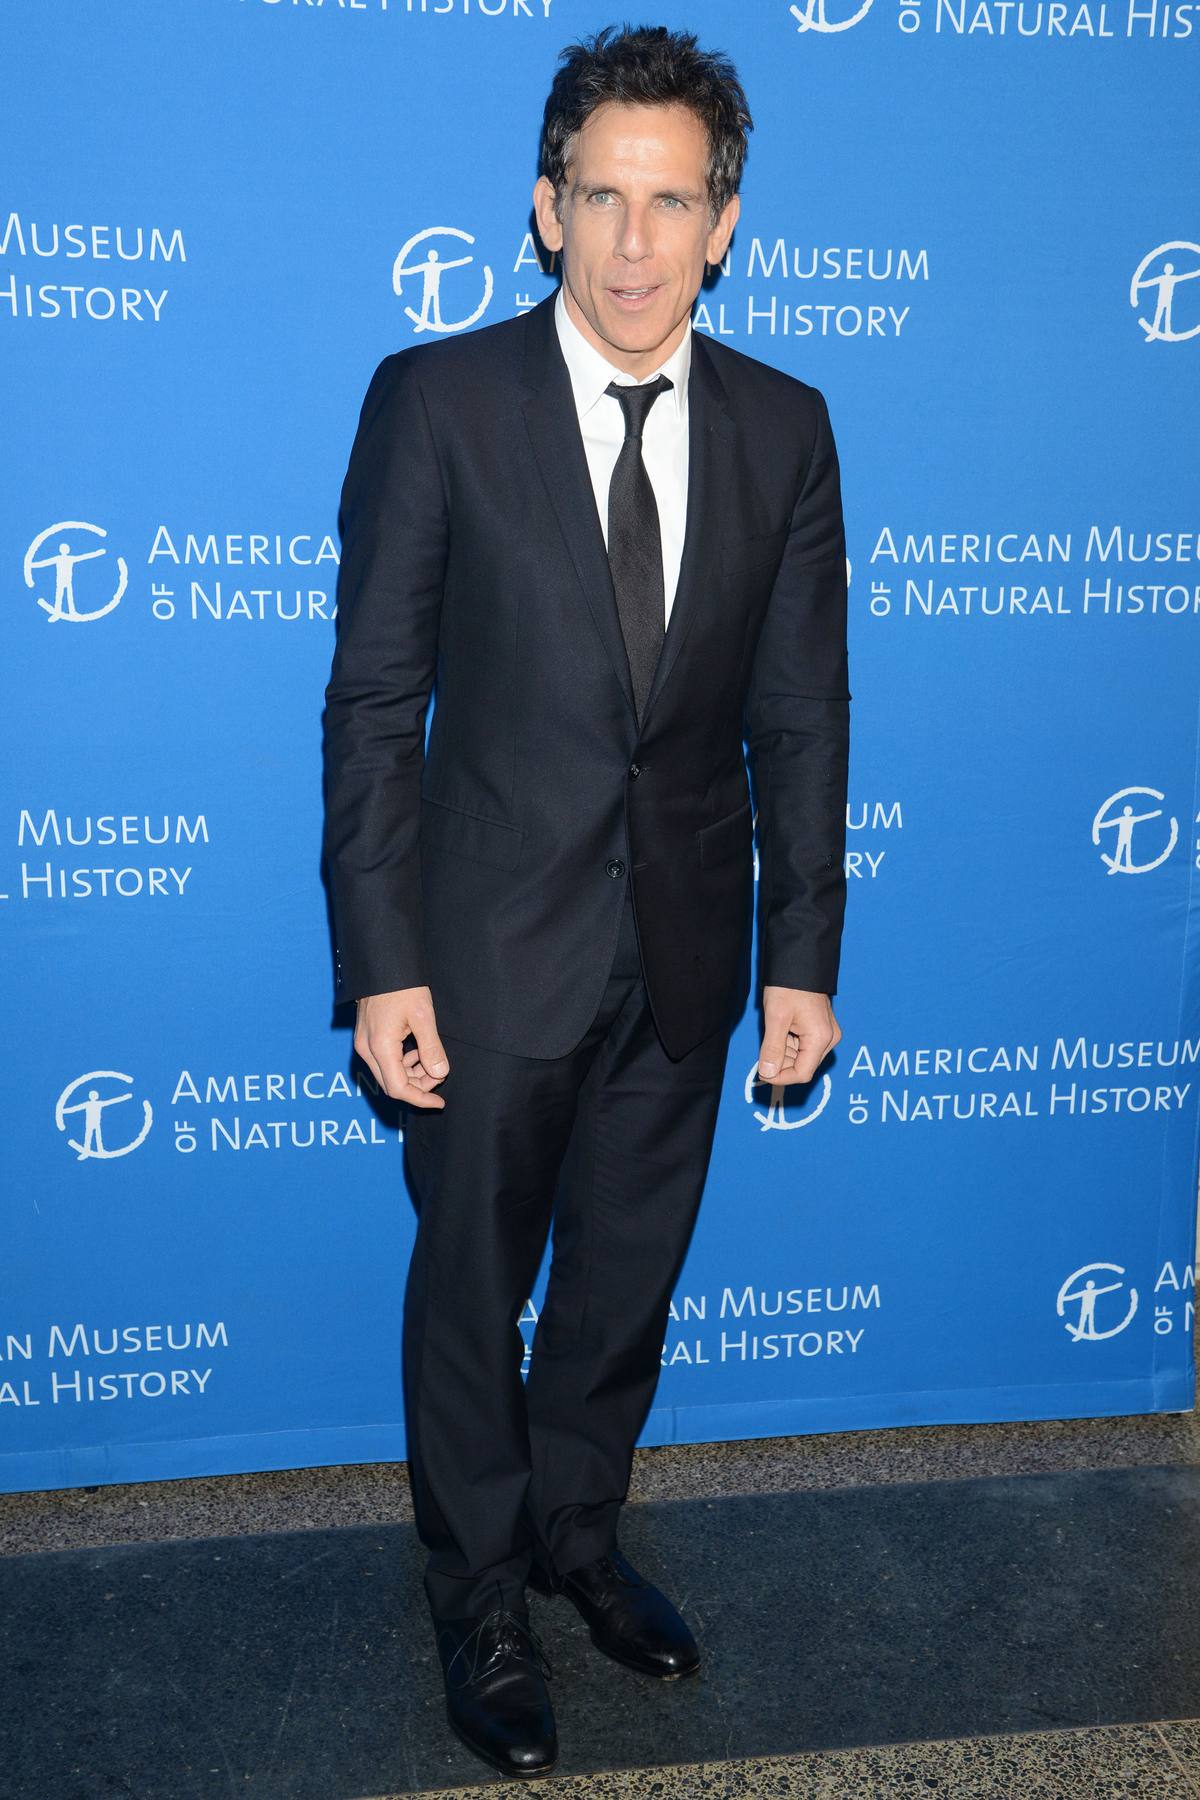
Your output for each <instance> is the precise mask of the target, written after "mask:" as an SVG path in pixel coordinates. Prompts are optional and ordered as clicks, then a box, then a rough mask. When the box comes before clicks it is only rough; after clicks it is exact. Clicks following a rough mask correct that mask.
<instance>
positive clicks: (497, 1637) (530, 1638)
mask: <svg viewBox="0 0 1200 1800" xmlns="http://www.w3.org/2000/svg"><path fill="white" fill-rule="evenodd" d="M468 1654H469V1656H470V1664H469V1666H468V1668H467V1672H466V1674H465V1675H463V1676H462V1678H461V1681H460V1684H459V1685H461V1686H463V1687H467V1686H469V1684H470V1683H471V1682H472V1681H477V1680H478V1679H479V1678H480V1677H481V1676H483V1675H488V1674H490V1673H491V1671H492V1669H493V1668H494V1667H495V1665H496V1664H497V1663H498V1662H499V1661H500V1660H501V1659H502V1658H503V1657H506V1656H514V1657H517V1658H518V1659H519V1660H521V1661H524V1662H529V1663H532V1664H533V1666H534V1668H536V1669H537V1671H538V1673H539V1674H540V1675H542V1676H543V1677H544V1678H545V1679H546V1680H550V1679H552V1678H553V1675H554V1670H553V1668H552V1666H551V1663H550V1658H549V1657H548V1656H547V1655H546V1651H545V1646H544V1645H543V1643H542V1640H541V1638H539V1636H538V1635H537V1632H536V1631H534V1629H533V1627H532V1626H531V1625H528V1624H526V1622H525V1620H524V1619H522V1618H520V1617H519V1615H518V1614H517V1613H515V1612H513V1611H512V1609H511V1608H510V1607H507V1606H494V1607H493V1608H492V1610H491V1612H489V1613H485V1614H484V1616H483V1618H482V1619H480V1621H479V1623H478V1625H476V1627H475V1629H474V1631H472V1632H471V1633H470V1634H469V1636H467V1637H465V1638H464V1639H463V1641H462V1643H461V1644H460V1645H459V1646H458V1649H457V1650H456V1651H455V1652H454V1655H453V1656H452V1657H451V1658H450V1661H449V1662H448V1663H447V1664H446V1679H447V1681H449V1679H450V1671H451V1670H452V1669H453V1667H454V1665H455V1663H456V1662H457V1661H458V1659H459V1657H460V1656H466V1655H468Z"/></svg>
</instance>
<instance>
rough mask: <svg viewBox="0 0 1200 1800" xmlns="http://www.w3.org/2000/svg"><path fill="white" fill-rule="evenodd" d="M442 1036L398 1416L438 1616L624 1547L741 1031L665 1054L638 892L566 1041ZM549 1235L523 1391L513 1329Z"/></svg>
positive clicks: (417, 1140)
mask: <svg viewBox="0 0 1200 1800" xmlns="http://www.w3.org/2000/svg"><path fill="white" fill-rule="evenodd" d="M436 1004H437V995H436V994H435V995H434V1005H435V1007H436ZM443 1042H444V1043H445V1046H446V1051H447V1055H448V1057H449V1060H450V1073H449V1074H448V1075H447V1077H446V1079H445V1080H444V1081H443V1082H442V1084H441V1086H440V1087H439V1089H438V1090H437V1091H438V1092H439V1093H440V1094H442V1095H444V1096H445V1100H446V1105H445V1108H444V1109H442V1110H440V1111H433V1110H429V1111H423V1110H421V1109H419V1108H416V1107H414V1108H410V1109H409V1117H408V1121H407V1124H406V1127H405V1152H406V1159H407V1172H408V1178H409V1185H410V1188H411V1191H412V1194H413V1197H414V1200H415V1202H416V1205H417V1212H418V1223H417V1237H416V1243H415V1246H414V1249H413V1256H412V1263H411V1265H410V1269H409V1276H408V1286H407V1291H406V1295H405V1308H404V1384H405V1410H406V1416H407V1428H408V1456H409V1473H410V1477H411V1482H412V1493H413V1505H414V1511H415V1515H416V1523H417V1530H418V1533H419V1535H420V1538H421V1541H422V1543H423V1544H424V1546H425V1548H426V1550H427V1551H428V1553H429V1554H428V1562H427V1566H426V1573H425V1590H426V1593H427V1595H428V1598H429V1603H430V1607H431V1610H432V1612H433V1615H434V1617H435V1619H442V1618H456V1617H462V1616H464V1615H466V1614H468V1613H478V1612H486V1611H489V1610H490V1609H491V1608H492V1607H494V1606H498V1605H502V1606H509V1607H521V1606H523V1605H525V1604H526V1601H525V1580H526V1576H527V1574H528V1571H529V1567H530V1561H531V1558H532V1556H533V1555H534V1554H535V1553H536V1555H537V1557H538V1560H539V1561H540V1562H541V1563H542V1564H543V1565H544V1566H545V1567H547V1568H549V1569H550V1570H551V1571H552V1572H554V1573H557V1574H559V1575H565V1574H567V1573H569V1571H570V1570H572V1569H574V1568H578V1567H579V1566H580V1565H581V1564H583V1563H585V1562H589V1561H591V1560H592V1558H593V1557H596V1556H600V1555H603V1554H604V1553H605V1552H607V1551H609V1550H611V1549H612V1548H614V1546H615V1543H616V1532H617V1517H618V1511H619V1508H620V1506H621V1503H622V1501H623V1500H624V1498H625V1495H626V1492H627V1490H628V1486H629V1476H630V1469H631V1465H632V1460H633V1446H634V1441H635V1439H636V1437H637V1435H638V1432H639V1431H640V1430H641V1427H642V1424H643V1422H644V1420H645V1417H646V1413H647V1411H648V1410H649V1406H650V1402H651V1399H652V1397H653V1394H654V1389H655V1386H656V1384H657V1381H658V1376H659V1370H660V1366H661V1355H662V1347H663V1339H664V1336H665V1333H666V1328H667V1323H668V1314H669V1307H670V1301H671V1294H672V1291H673V1289H674V1286H675V1282H676V1280H677V1278H678V1275H679V1271H680V1267H681V1264H682V1262H683V1258H684V1254H685V1252H686V1250H687V1245H688V1240H689V1238H690V1236H691V1232H692V1227H693V1224H694V1222H695V1218H696V1212H697V1209H698V1207H699V1204H700V1196H701V1193H702V1192H703V1188H704V1180H705V1176H706V1174H707V1170H708V1162H709V1155H710V1152H711V1149H712V1138H713V1129H714V1126H715V1124H716V1117H717V1108H718V1104H719V1101H720V1090H721V1083H722V1077H723V1074H724V1068H725V1059H726V1053H727V1050H728V1043H729V1031H728V1029H727V1028H726V1029H723V1030H720V1031H718V1032H715V1033H714V1034H713V1035H712V1036H710V1037H709V1038H707V1039H706V1040H705V1041H704V1042H703V1043H702V1044H700V1045H699V1046H697V1048H696V1049H694V1050H692V1051H690V1052H689V1054H688V1055H687V1056H685V1057H683V1058H682V1059H681V1060H679V1061H672V1060H671V1058H670V1057H668V1056H667V1054H666V1052H665V1050H664V1049H663V1047H662V1044H661V1042H660V1040H659V1038H658V1035H657V1032H656V1031H655V1027H654V1022H653V1019H652V1017H651V1013H650V1007H649V1002H648V999H647V995H646V989H645V985H644V982H643V980H642V972H641V964H640V959H639V955H638V944H637V932H636V925H635V920H634V912H633V904H632V898H631V895H630V893H629V890H628V886H627V889H626V897H625V905H624V910H623V915H622V921H621V928H620V933H619V936H618V940H617V947H616V953H615V955H614V958H613V964H612V969H611V972H610V974H609V977H608V980H607V984H606V986H605V990H604V995H603V998H602V1000H601V1002H600V1006H599V1009H598V1011H597V1013H596V1016H595V1018H594V1020H593V1021H592V1024H591V1026H590V1027H589V1029H588V1030H587V1032H586V1033H585V1034H584V1036H583V1038H582V1039H581V1040H580V1042H579V1043H578V1044H577V1045H576V1046H575V1048H574V1049H573V1050H571V1051H569V1052H568V1053H567V1055H565V1056H559V1057H549V1058H536V1057H523V1056H511V1055H506V1054H504V1053H502V1052H499V1051H494V1050H487V1049H483V1048H481V1047H480V1046H478V1045H475V1044H468V1043H464V1042H463V1041H462V1040H461V1039H456V1038H451V1037H445V1036H444V1037H443ZM552 1223H553V1249H552V1258H551V1266H550V1275H549V1282H548V1287H547V1292H546V1297H545V1302H544V1304H543V1307H542V1310H541V1314H540V1317H539V1319H538V1322H537V1327H536V1331H535V1334H534V1339H533V1347H532V1355H531V1359H530V1367H529V1374H528V1379H527V1381H526V1380H523V1379H522V1376H521V1365H522V1361H523V1356H524V1341H523V1339H522V1335H521V1332H520V1329H519V1325H518V1320H519V1317H520V1315H521V1312H522V1310H523V1309H524V1307H525V1305H526V1302H527V1301H528V1299H529V1295H530V1290H531V1288H532V1285H533V1282H534V1280H535V1277H536V1275H537V1271H538V1268H539V1265H540V1263H541V1258H542V1253H543V1251H544V1249H545V1245H546V1239H547V1235H548V1234H549V1232H550V1228H551V1224H552Z"/></svg>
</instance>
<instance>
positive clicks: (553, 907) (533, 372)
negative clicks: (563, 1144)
mask: <svg viewBox="0 0 1200 1800" xmlns="http://www.w3.org/2000/svg"><path fill="white" fill-rule="evenodd" d="M553 304H554V303H553V299H552V298H550V299H547V300H545V301H543V302H541V303H540V304H539V305H538V306H536V307H535V308H534V309H533V310H532V311H530V312H528V313H525V314H524V315H522V316H520V317H518V318H515V319H511V320H506V321H505V322H504V323H502V324H496V325H489V326H485V327H484V328H482V329H481V330H477V331H474V332H471V333H467V334H464V335H463V336H461V337H443V338H439V339H438V340H436V341H430V342H426V343H423V344H419V345H413V346H412V347H410V348H408V349H404V350H401V351H397V352H395V353H394V354H392V355H390V356H386V357H385V358H384V359H383V361H382V362H381V363H380V364H379V366H378V368H377V369H376V371H375V373H374V375H373V377H372V379H371V383H370V386H369V387H368V389H367V394H366V398H365V400H364V402H363V406H362V413H361V418H360V421H359V425H358V431H357V435H356V436H355V439H354V444H353V447H352V449H351V452H350V461H349V467H348V469H347V472H346V478H345V482H344V485H343V489H342V522H343V534H344V535H343V547H342V563H341V569H340V573H339V579H338V636H337V645H336V649H335V652H334V657H333V666H332V672H331V676H330V680H329V684H328V686H327V688H326V690H325V699H326V752H325V754H326V777H327V784H326V824H325V852H326V857H327V864H328V869H329V876H330V885H331V892H332V905H333V914H334V930H335V936H336V945H337V949H336V963H337V976H336V987H335V999H336V1000H338V1001H342V1000H348V999H351V998H354V997H357V996H360V995H364V994H374V993H380V992H384V991H387V990H390V989H393V988H401V987H411V986H416V985H421V984H428V985H429V986H430V988H431V989H432V992H433V1001H434V1007H435V1011H436V1015H437V1021H438V1026H439V1028H440V1029H441V1030H442V1031H443V1032H444V1033H446V1034H447V1035H448V1036H451V1037H460V1038H464V1039H466V1040H468V1041H469V1042H473V1043H477V1044H482V1045H485V1046H488V1047H490V1048H493V1049H497V1050H504V1051H510V1052H513V1053H516V1054H518V1055H523V1056H538V1057H548V1056H559V1055H562V1054H564V1053H565V1052H566V1051H567V1050H569V1049H571V1048H572V1047H573V1046H574V1045H575V1044H576V1043H577V1042H578V1040H579V1039H580V1037H581V1036H582V1035H583V1033H584V1031H585V1030H586V1029H587V1027H588V1025H589V1024H590V1022H591V1020H592V1017H593V1015H594V1013H595V1010H596V1008H597V1006H598V1004H599V1001H600V997H601V994H602V992H603V989H604V984H605V980H606V978H607V975H608V971H609V967H610V964H611V960H612V955H613V951H614V948H615V944H616V937H617V930H618V926H619V924H620V914H621V907H622V901H623V893H624V888H625V880H624V879H623V878H624V877H625V875H626V870H627V869H628V871H629V878H630V879H631V880H632V884H633V895H634V905H635V910H636V916H637V925H638V934H639V939H640V943H641V949H642V958H643V963H644V967H645V974H646V982H647V987H648V990H649V995H650V1001H651V1005H652V1008H653V1013H654V1018H655V1023H656V1025H657V1027H658V1031H659V1035H660V1037H661V1038H662V1041H663V1043H664V1045H665V1047H666V1049H667V1051H668V1053H669V1054H670V1055H671V1056H673V1057H681V1056H683V1055H684V1054H686V1052H687V1051H688V1050H689V1049H691V1048H692V1047H693V1046H694V1045H696V1044H697V1043H699V1042H700V1041H701V1040H702V1039H703V1038H704V1037H706V1036H707V1035H708V1034H709V1033H710V1032H712V1031H713V1030H715V1029H717V1028H718V1027H721V1026H727V1025H728V1024H729V1023H730V1022H731V1021H732V1019H733V1018H734V1017H735V1016H736V1013H737V1011H738V1009H739V1008H740V1006H741V1005H742V1004H743V1003H744V1001H745V998H746V992H747V986H746V969H747V966H748V957H747V955H746V952H747V949H748V943H749V926H750V921H751V911H752V897H753V853H752V813H751V804H750V796H749V791H748V786H747V777H746V765H745V757H744V754H743V734H745V738H746V741H747V744H748V747H749V751H750V755H751V760H752V765H753V772H754V784H755V790H756V797H757V801H758V827H759V858H760V882H759V891H760V931H761V938H760V956H759V973H760V977H761V979H762V980H763V981H766V982H771V983H780V984H783V985H786V986H790V987H804V988H813V989H817V990H819V991H823V992H825V993H829V994H832V993H834V992H835V990H836V982H837V972H838V961H839V950H840V942H841V930H842V919H843V912H844V907H845V874H844V868H843V858H844V851H845V808H846V768H847V754H848V738H849V701H850V692H849V688H848V687H847V665H846V561H845V543H844V536H843V527H842V508H841V494H840V485H839V471H838V461H837V452H836V449H835V446H834V441H833V436H832V433H831V431H830V425H829V415H828V411H827V409H826V405H825V401H824V399H823V397H822V395H821V393H820V392H819V391H818V390H817V389H816V388H814V387H810V386H809V385H808V384H807V383H805V382H802V381H797V380H794V379H793V378H792V377H791V376H789V375H785V374H782V373H780V371H778V370H777V369H772V368H769V367H767V365H766V364H764V363H760V362H757V361H755V360H754V359H753V358H751V357H748V356H744V355H742V354H740V353H739V352H738V351H736V350H733V349H730V348H729V347H728V346H726V345H724V344H721V343H720V342H717V341H714V340H711V339H709V338H708V337H706V336H705V335H704V334H702V333H699V332H697V333H696V334H695V336H694V338H693V348H692V363H691V377H690V382H689V388H688V405H689V421H690V439H689V444H690V448H689V458H690V466H689V482H688V505H687V523H686V534H685V541H684V548H683V562H682V567H681V570H680V576H679V586H678V589H677V591H676V596H675V600H674V604H673V606H672V610H671V616H670V621H669V624H668V627H667V633H666V639H665V643H664V647H663V651H662V656H661V658H660V661H659V665H658V670H657V673H656V676H655V680H654V685H653V687H652V689H651V692H650V696H649V699H648V702H647V706H646V709H645V713H644V716H643V721H642V724H641V727H640V729H639V726H638V721H637V716H636V713H635V711H634V704H633V694H632V689H631V685H630V679H629V669H628V664H627V661H626V657H625V649H624V642H623V640H622V636H621V627H620V622H619V619H618V616H617V609H616V602H615V599H614V596H613V588H612V582H611V579H610V575H609V568H608V558H607V555H606V553H605V548H604V539H603V536H602V533H601V528H600V520H599V516H598V514H597V510H596V504H595V499H594V496H593V491H592V486H591V481H590V477H589V474H588V467H587V460H586V457H585V454H584V448H583V440H582V436H581V434H580V430H579V424H578V420H577V417H576V412H575V405H574V400H573V396H572V392H571V384H570V378H569V376H568V374H567V368H566V364H565V362H564V360H563V357H562V353H561V351H560V349H559V345H558V337H557V333H556V330H555V324H554V312H553ZM435 678H436V690H435V704H434V711H433V719H432V725H431V728H430V733H429V743H428V750H427V751H426V742H425V717H426V709H427V705H428V701H429V696H430V690H431V687H433V685H434V682H435Z"/></svg>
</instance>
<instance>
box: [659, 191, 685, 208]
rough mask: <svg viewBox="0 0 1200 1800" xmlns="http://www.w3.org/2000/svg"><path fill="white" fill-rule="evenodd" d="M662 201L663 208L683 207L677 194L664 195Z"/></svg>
mask: <svg viewBox="0 0 1200 1800" xmlns="http://www.w3.org/2000/svg"><path fill="white" fill-rule="evenodd" d="M662 200H663V205H664V206H675V207H678V206H682V205H683V201H682V200H681V199H680V198H679V196H678V194H664V195H663V197H662Z"/></svg>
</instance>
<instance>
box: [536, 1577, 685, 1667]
mask: <svg viewBox="0 0 1200 1800" xmlns="http://www.w3.org/2000/svg"><path fill="white" fill-rule="evenodd" d="M529 1585H530V1587H532V1588H535V1589H536V1590H537V1592H538V1593H540V1594H560V1593H561V1594H565V1595H566V1596H567V1599H568V1600H571V1601H573V1603H574V1605H575V1606H576V1608H577V1609H578V1611H579V1612H580V1613H581V1614H582V1616H583V1618H584V1619H586V1621H587V1623H588V1626H589V1627H590V1630H591V1637H592V1642H593V1644H595V1646H596V1648H597V1650H603V1652H604V1654H605V1655H606V1656H611V1657H613V1658H614V1660H615V1661H617V1662H620V1663H625V1664H626V1665H627V1666H628V1667H629V1668H631V1669H638V1670H640V1671H641V1673H642V1674H643V1675H658V1676H660V1677H661V1678H662V1679H664V1680H667V1681H671V1680H674V1679H676V1678H677V1677H678V1676H680V1675H694V1674H695V1672H696V1670H697V1669H698V1668H699V1667H700V1651H699V1649H698V1648H697V1645H696V1640H695V1638H694V1637H693V1636H692V1634H691V1632H690V1631H689V1630H688V1628H687V1626H686V1625H685V1624H684V1622H683V1620H682V1619H681V1618H680V1616H679V1614H678V1613H677V1612H676V1610H675V1608H674V1607H673V1606H672V1605H671V1602H670V1601H669V1600H668V1599H667V1596H666V1595H665V1594H663V1593H660V1591H659V1589H658V1588H656V1587H653V1586H652V1585H651V1583H650V1582H648V1581H644V1580H643V1579H642V1577H641V1576H640V1575H639V1574H638V1572H637V1570H636V1569H634V1568H631V1566H630V1565H629V1563H627V1562H626V1561H625V1558H624V1557H623V1556H622V1555H621V1552H620V1551H619V1550H613V1551H611V1552H610V1553H609V1554H608V1555H607V1556H598V1557H597V1558H596V1560H595V1561H594V1562H590V1563H585V1564H584V1565H583V1567H582V1568H581V1569H572V1570H571V1572H570V1573H569V1574H568V1575H563V1576H551V1575H548V1574H547V1572H546V1571H545V1569H543V1568H542V1567H541V1566H540V1565H539V1564H537V1563H535V1564H534V1566H533V1568H532V1569H531V1570H530V1572H529Z"/></svg>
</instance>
